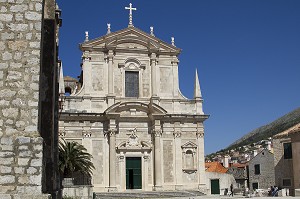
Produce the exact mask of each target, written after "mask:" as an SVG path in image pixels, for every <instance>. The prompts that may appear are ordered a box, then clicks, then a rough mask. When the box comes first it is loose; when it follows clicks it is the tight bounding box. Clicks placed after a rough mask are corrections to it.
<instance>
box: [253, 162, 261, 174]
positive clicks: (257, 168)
mask: <svg viewBox="0 0 300 199" xmlns="http://www.w3.org/2000/svg"><path fill="white" fill-rule="evenodd" d="M254 174H255V175H258V174H260V165H259V164H256V165H254Z"/></svg>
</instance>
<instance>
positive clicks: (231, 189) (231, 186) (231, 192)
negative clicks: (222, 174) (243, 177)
mask: <svg viewBox="0 0 300 199" xmlns="http://www.w3.org/2000/svg"><path fill="white" fill-rule="evenodd" d="M224 195H229V196H232V197H233V184H231V185H230V192H229V194H228V189H225V192H224Z"/></svg>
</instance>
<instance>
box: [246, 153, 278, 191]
mask: <svg viewBox="0 0 300 199" xmlns="http://www.w3.org/2000/svg"><path fill="white" fill-rule="evenodd" d="M248 167H249V168H248V170H249V188H250V190H255V189H268V188H270V187H271V186H273V185H274V184H275V174H274V155H273V154H272V153H271V152H270V151H269V150H268V149H264V150H262V151H261V152H260V153H258V154H257V155H256V156H255V157H253V158H252V159H251V160H250V161H249V163H248Z"/></svg>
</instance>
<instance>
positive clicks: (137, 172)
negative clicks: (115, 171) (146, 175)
mask: <svg viewBox="0 0 300 199" xmlns="http://www.w3.org/2000/svg"><path fill="white" fill-rule="evenodd" d="M126 189H142V164H141V158H139V157H127V158H126Z"/></svg>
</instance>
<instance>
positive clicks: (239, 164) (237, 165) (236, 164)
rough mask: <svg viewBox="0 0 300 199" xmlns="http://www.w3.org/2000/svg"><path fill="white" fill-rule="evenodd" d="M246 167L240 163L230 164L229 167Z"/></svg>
mask: <svg viewBox="0 0 300 199" xmlns="http://www.w3.org/2000/svg"><path fill="white" fill-rule="evenodd" d="M246 166H247V164H241V163H233V164H231V167H236V168H244V167H246Z"/></svg>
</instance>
